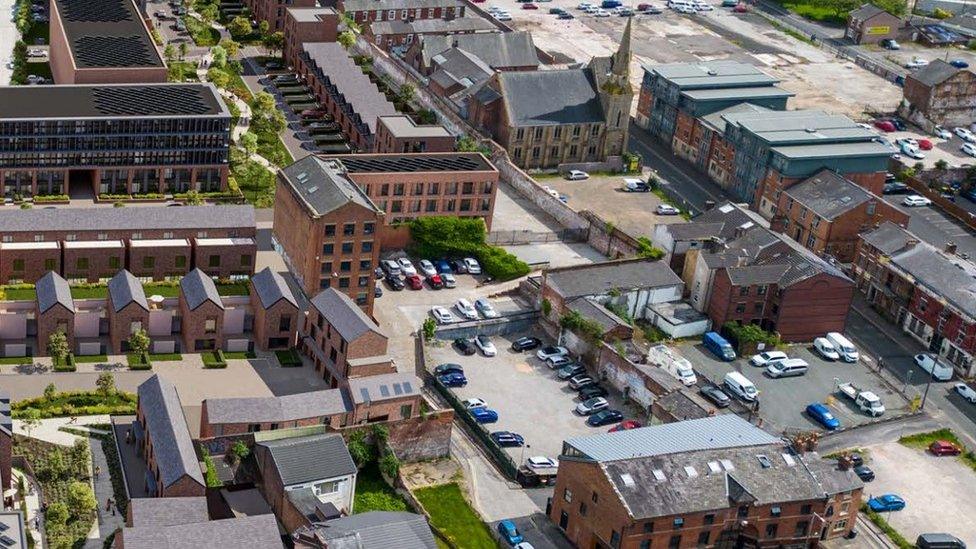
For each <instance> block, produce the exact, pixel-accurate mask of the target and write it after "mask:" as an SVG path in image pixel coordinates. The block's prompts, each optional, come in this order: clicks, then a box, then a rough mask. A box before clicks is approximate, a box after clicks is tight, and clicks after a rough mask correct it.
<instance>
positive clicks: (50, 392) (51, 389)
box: [44, 383, 58, 399]
mask: <svg viewBox="0 0 976 549" xmlns="http://www.w3.org/2000/svg"><path fill="white" fill-rule="evenodd" d="M56 394H58V388H57V387H56V386H55V385H54V384H53V383H48V384H47V387H45V388H44V398H47V399H51V398H54V395H56Z"/></svg>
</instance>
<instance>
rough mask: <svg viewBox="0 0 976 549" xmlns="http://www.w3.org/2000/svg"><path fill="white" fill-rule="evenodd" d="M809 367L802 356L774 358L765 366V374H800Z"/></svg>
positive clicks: (770, 375)
mask: <svg viewBox="0 0 976 549" xmlns="http://www.w3.org/2000/svg"><path fill="white" fill-rule="evenodd" d="M809 367H810V365H809V364H807V361H805V360H803V359H802V358H786V359H783V360H774V361H772V362H770V363H769V364H768V365H767V366H766V375H768V376H769V377H772V378H780V377H793V376H802V375H804V374H806V373H807V369H808V368H809Z"/></svg>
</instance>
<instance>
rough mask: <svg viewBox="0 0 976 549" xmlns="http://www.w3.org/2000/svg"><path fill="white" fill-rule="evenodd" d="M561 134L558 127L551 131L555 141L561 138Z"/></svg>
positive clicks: (561, 131) (560, 129) (561, 130)
mask: <svg viewBox="0 0 976 549" xmlns="http://www.w3.org/2000/svg"><path fill="white" fill-rule="evenodd" d="M562 134H563V129H562V128H561V127H559V126H556V127H555V129H553V130H552V136H553V138H555V139H559V138H560V137H561V136H562Z"/></svg>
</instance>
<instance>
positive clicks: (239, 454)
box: [230, 440, 251, 461]
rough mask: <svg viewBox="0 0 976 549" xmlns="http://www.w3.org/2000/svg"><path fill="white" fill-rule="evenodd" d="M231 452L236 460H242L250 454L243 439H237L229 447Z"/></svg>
mask: <svg viewBox="0 0 976 549" xmlns="http://www.w3.org/2000/svg"><path fill="white" fill-rule="evenodd" d="M230 452H231V454H233V455H234V457H235V458H237V460H238V461H243V460H245V459H247V457H248V456H250V455H251V449H250V448H248V446H247V444H246V443H245V442H244V441H243V440H238V441H237V442H235V443H234V445H233V446H231V448H230Z"/></svg>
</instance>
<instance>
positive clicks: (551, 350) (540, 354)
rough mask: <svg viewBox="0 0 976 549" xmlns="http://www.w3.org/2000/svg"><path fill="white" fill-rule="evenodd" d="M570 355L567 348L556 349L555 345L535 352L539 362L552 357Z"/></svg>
mask: <svg viewBox="0 0 976 549" xmlns="http://www.w3.org/2000/svg"><path fill="white" fill-rule="evenodd" d="M568 354H569V349H567V348H566V347H556V346H553V345H550V346H548V347H543V348H541V349H539V350H538V351H536V352H535V356H536V357H537V358H538V359H539V360H546V359H548V358H549V357H551V356H560V355H568Z"/></svg>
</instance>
